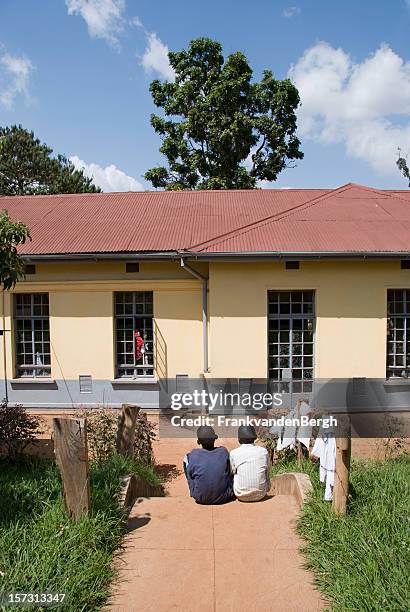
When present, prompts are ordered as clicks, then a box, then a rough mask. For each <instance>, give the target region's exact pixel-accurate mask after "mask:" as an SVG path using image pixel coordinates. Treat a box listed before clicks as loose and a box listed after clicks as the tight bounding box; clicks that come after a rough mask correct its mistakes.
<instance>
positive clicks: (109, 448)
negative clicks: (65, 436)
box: [76, 408, 118, 463]
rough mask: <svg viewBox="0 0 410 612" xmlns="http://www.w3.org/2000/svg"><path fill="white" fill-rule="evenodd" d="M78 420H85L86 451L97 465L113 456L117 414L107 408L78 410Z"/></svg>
mask: <svg viewBox="0 0 410 612" xmlns="http://www.w3.org/2000/svg"><path fill="white" fill-rule="evenodd" d="M76 416H77V417H78V418H86V419H87V440H88V450H89V453H90V455H91V457H92V458H93V459H95V460H96V461H97V463H103V462H105V461H107V460H108V459H110V457H112V456H113V455H114V454H115V438H116V431H117V418H118V417H117V413H116V412H114V410H110V409H108V408H95V409H93V410H86V409H80V410H78V411H77V413H76Z"/></svg>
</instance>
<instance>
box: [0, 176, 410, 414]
mask: <svg viewBox="0 0 410 612" xmlns="http://www.w3.org/2000/svg"><path fill="white" fill-rule="evenodd" d="M1 200H2V202H1V204H2V206H1V207H2V208H5V209H8V210H9V213H10V215H11V217H12V218H13V219H15V220H17V219H18V220H21V221H24V222H25V223H27V225H28V226H29V227H30V229H31V234H32V240H31V241H30V242H28V243H27V244H26V245H24V247H22V249H21V253H22V255H23V256H24V257H25V260H26V277H25V279H24V280H22V281H21V282H19V283H18V284H17V285H16V287H15V288H14V290H13V291H10V292H3V296H2V302H1V309H2V326H1V327H2V330H3V338H2V340H3V342H2V343H1V346H0V352H1V353H2V354H1V359H0V362H1V364H2V365H1V366H0V367H2V376H1V378H2V391H1V392H2V395H3V396H5V395H6V394H7V396H8V399H9V401H10V402H13V403H14V402H19V403H22V404H24V405H25V406H27V407H35V408H48V407H54V408H55V407H57V408H71V407H73V406H96V405H106V406H119V405H120V404H122V403H123V402H128V401H131V402H135V403H138V404H140V405H142V406H143V407H146V408H149V407H151V408H154V407H157V406H158V401H159V400H158V393H159V388H160V385H161V381H162V379H175V378H177V379H178V380H179V378H178V377H184V378H186V377H187V376H188V377H189V378H194V379H202V380H207V379H226V378H230V379H246V380H249V379H258V380H259V379H268V380H270V381H271V382H276V383H280V382H281V381H286V380H288V379H289V377H291V380H292V381H293V382H294V383H295V389H297V388H298V389H300V390H301V391H306V390H309V385H310V384H311V381H312V380H314V379H322V380H323V379H324V380H331V379H357V378H359V379H362V378H368V379H378V380H381V381H383V385H384V387H385V388H386V389H388V390H390V391H391V389H394V390H397V388H398V387H399V386H400V385H402V384H404V383H406V382H407V378H408V376H409V373H410V331H409V330H410V327H409V322H410V193H409V192H405V191H403V192H397V191H396V192H392V191H377V190H374V189H369V188H366V187H361V186H357V185H352V184H349V185H346V186H343V187H341V188H339V189H335V190H254V191H220V192H141V193H118V194H77V195H59V196H35V197H31V196H25V197H13V198H1ZM181 380H182V378H181ZM296 383H298V384H299V387H297V385H296Z"/></svg>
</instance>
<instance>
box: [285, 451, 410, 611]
mask: <svg viewBox="0 0 410 612" xmlns="http://www.w3.org/2000/svg"><path fill="white" fill-rule="evenodd" d="M273 471H274V473H280V472H284V471H290V472H291V471H302V472H306V473H308V474H309V476H310V477H311V479H312V483H313V487H314V491H313V495H312V497H311V499H310V500H309V501H308V503H306V504H305V507H304V511H303V513H302V515H301V517H300V520H299V523H298V531H299V533H300V535H301V536H302V537H303V538H304V540H305V541H306V545H305V547H304V548H303V553H304V555H305V558H306V562H307V567H308V568H309V569H311V570H312V572H313V573H314V575H315V577H316V582H317V587H318V588H319V590H320V591H321V592H322V593H323V595H324V596H325V598H326V599H327V600H328V601H329V604H330V609H331V610H334V611H340V612H341V611H346V610H355V611H360V612H361V611H366V612H381V611H383V612H393V611H395V612H396V611H403V612H404V611H407V610H410V591H409V568H410V539H409V532H410V515H409V510H410V493H409V487H410V457H409V456H408V455H407V456H403V457H401V458H396V459H389V460H387V461H385V462H383V463H377V462H374V461H355V462H353V464H352V469H351V485H352V500H351V501H350V504H349V510H348V514H347V515H346V516H345V517H343V518H337V517H336V516H335V515H334V514H333V513H332V510H331V504H330V503H329V502H325V501H323V494H324V487H323V486H322V485H321V484H320V483H319V478H318V466H317V465H316V464H313V463H312V462H311V461H310V460H305V461H304V462H303V464H302V466H301V467H300V468H298V466H297V464H296V461H294V460H292V461H288V462H286V463H285V462H283V463H279V464H277V465H275V467H274V469H273Z"/></svg>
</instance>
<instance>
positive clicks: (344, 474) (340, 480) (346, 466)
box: [332, 416, 351, 516]
mask: <svg viewBox="0 0 410 612" xmlns="http://www.w3.org/2000/svg"><path fill="white" fill-rule="evenodd" d="M338 427H339V428H341V429H342V435H343V437H342V438H336V464H335V481H334V486H333V502H332V508H333V511H334V512H335V514H337V515H338V516H344V515H345V514H346V506H347V499H348V495H349V472H350V455H351V440H350V419H349V417H343V416H342V417H338Z"/></svg>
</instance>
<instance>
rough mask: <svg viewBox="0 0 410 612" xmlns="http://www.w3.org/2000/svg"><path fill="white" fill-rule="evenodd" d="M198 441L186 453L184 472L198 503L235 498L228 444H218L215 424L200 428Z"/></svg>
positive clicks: (221, 501) (223, 501) (217, 502)
mask: <svg viewBox="0 0 410 612" xmlns="http://www.w3.org/2000/svg"><path fill="white" fill-rule="evenodd" d="M196 433H197V439H198V444H199V445H200V446H202V448H194V449H193V450H192V451H191V452H190V453H188V454H187V455H185V457H184V472H185V476H186V478H187V481H188V486H189V492H190V494H191V497H193V498H194V499H195V501H196V502H197V504H223V503H225V502H227V501H230V500H231V499H234V497H235V496H234V493H233V485H232V483H233V479H232V475H231V467H230V463H229V453H228V451H227V450H226V448H225V447H224V446H217V447H215V440H217V438H218V436H217V435H216V433H215V431H214V429H213V427H209V426H207V425H203V426H202V427H198V430H197V432H196Z"/></svg>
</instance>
